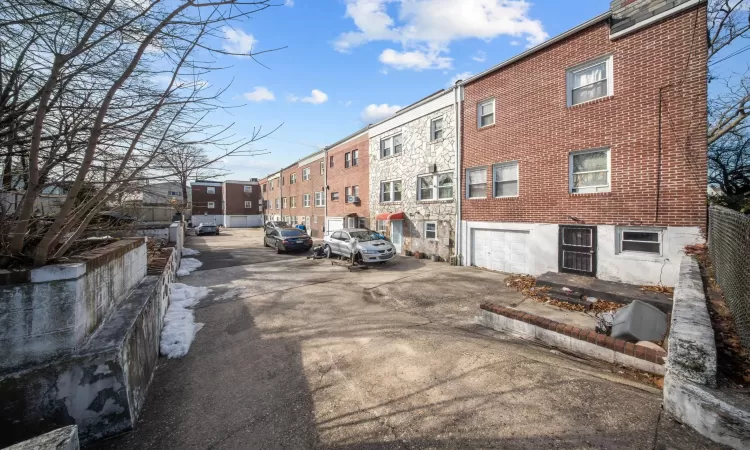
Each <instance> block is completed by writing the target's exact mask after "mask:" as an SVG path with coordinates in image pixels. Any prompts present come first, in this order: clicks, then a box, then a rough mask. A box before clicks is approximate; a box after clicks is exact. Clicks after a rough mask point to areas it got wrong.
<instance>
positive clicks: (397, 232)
mask: <svg viewBox="0 0 750 450" xmlns="http://www.w3.org/2000/svg"><path fill="white" fill-rule="evenodd" d="M403 242H404V222H403V221H402V220H394V221H392V222H391V243H392V244H393V246H394V247H396V252H397V253H399V254H400V253H401V244H402V243H403Z"/></svg>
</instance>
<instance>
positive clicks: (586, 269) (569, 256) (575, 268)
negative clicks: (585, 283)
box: [559, 225, 596, 277]
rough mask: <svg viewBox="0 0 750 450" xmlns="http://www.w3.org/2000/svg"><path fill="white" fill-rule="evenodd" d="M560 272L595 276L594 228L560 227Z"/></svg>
mask: <svg viewBox="0 0 750 450" xmlns="http://www.w3.org/2000/svg"><path fill="white" fill-rule="evenodd" d="M559 254H560V272H566V273H575V274H578V275H585V276H589V277H595V276H596V227H586V226H579V225H560V251H559Z"/></svg>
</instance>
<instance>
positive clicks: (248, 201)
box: [245, 200, 253, 209]
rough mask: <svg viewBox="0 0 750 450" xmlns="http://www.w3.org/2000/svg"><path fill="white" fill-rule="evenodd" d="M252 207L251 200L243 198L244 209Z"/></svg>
mask: <svg viewBox="0 0 750 450" xmlns="http://www.w3.org/2000/svg"><path fill="white" fill-rule="evenodd" d="M248 205H249V206H248ZM252 208H253V202H252V201H250V200H245V209H252Z"/></svg>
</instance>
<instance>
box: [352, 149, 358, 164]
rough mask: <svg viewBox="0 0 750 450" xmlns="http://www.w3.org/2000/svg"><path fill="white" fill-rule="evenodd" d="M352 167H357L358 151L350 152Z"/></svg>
mask: <svg viewBox="0 0 750 450" xmlns="http://www.w3.org/2000/svg"><path fill="white" fill-rule="evenodd" d="M352 165H353V166H357V165H359V150H354V151H353V152H352Z"/></svg>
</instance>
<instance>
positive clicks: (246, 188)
mask: <svg viewBox="0 0 750 450" xmlns="http://www.w3.org/2000/svg"><path fill="white" fill-rule="evenodd" d="M242 189H243V190H244V191H245V192H247V193H250V192H253V187H252V186H245V187H244V188H242Z"/></svg>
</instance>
